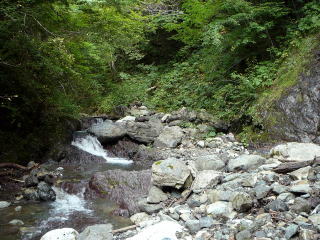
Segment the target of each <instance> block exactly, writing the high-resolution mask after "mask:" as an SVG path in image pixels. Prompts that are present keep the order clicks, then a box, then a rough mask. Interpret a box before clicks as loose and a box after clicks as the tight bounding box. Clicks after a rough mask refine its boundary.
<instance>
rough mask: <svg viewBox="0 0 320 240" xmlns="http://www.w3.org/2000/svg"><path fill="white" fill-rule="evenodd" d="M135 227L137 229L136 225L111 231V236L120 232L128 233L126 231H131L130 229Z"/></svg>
mask: <svg viewBox="0 0 320 240" xmlns="http://www.w3.org/2000/svg"><path fill="white" fill-rule="evenodd" d="M136 227H137V225H131V226H128V227H124V228H119V229H116V230H113V231H112V233H113V234H116V233H122V232H125V231H128V230H131V229H135V228H136Z"/></svg>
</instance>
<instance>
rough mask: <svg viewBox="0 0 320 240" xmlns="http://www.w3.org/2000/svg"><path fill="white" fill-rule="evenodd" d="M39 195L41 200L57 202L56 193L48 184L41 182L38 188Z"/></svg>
mask: <svg viewBox="0 0 320 240" xmlns="http://www.w3.org/2000/svg"><path fill="white" fill-rule="evenodd" d="M37 193H38V196H39V199H40V200H42V201H54V200H56V193H55V192H54V191H53V189H52V187H51V186H50V185H49V184H48V183H46V182H40V183H39V184H38V186H37Z"/></svg>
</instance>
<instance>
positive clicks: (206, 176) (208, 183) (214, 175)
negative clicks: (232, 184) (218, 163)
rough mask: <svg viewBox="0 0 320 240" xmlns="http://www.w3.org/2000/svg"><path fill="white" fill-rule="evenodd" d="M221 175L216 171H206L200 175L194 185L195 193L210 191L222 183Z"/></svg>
mask: <svg viewBox="0 0 320 240" xmlns="http://www.w3.org/2000/svg"><path fill="white" fill-rule="evenodd" d="M221 177H222V175H221V173H220V172H216V171H214V170H204V171H201V172H199V173H198V175H197V176H196V178H195V180H194V182H193V184H192V190H193V191H194V192H201V190H203V189H210V188H213V187H214V186H216V185H217V184H218V183H219V182H220V181H221Z"/></svg>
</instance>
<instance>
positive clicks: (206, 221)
mask: <svg viewBox="0 0 320 240" xmlns="http://www.w3.org/2000/svg"><path fill="white" fill-rule="evenodd" d="M199 221H200V228H210V227H211V226H212V225H213V223H214V221H213V219H212V218H211V217H208V216H207V217H202V218H200V219H199Z"/></svg>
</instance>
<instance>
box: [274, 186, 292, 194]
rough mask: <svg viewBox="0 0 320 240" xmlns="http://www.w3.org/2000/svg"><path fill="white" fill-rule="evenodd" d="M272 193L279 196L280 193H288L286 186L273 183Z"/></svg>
mask: <svg viewBox="0 0 320 240" xmlns="http://www.w3.org/2000/svg"><path fill="white" fill-rule="evenodd" d="M272 191H273V192H275V193H277V194H281V193H284V192H287V191H288V187H287V186H283V185H281V184H279V183H275V184H273V185H272Z"/></svg>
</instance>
